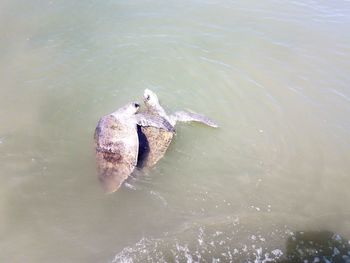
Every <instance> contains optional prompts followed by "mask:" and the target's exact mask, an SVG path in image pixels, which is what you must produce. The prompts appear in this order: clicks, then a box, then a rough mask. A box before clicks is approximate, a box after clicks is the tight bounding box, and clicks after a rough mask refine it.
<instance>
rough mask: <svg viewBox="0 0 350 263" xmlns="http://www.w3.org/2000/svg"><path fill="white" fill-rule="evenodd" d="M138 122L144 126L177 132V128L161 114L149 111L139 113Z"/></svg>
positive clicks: (137, 115) (136, 116)
mask: <svg viewBox="0 0 350 263" xmlns="http://www.w3.org/2000/svg"><path fill="white" fill-rule="evenodd" d="M135 118H136V123H137V124H138V125H139V126H142V127H147V126H151V127H156V128H160V129H163V130H166V131H169V132H175V128H174V126H173V125H171V124H170V123H169V122H168V121H167V120H166V119H165V118H163V117H161V116H159V115H151V114H148V113H138V114H136V115H135Z"/></svg>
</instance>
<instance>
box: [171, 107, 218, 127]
mask: <svg viewBox="0 0 350 263" xmlns="http://www.w3.org/2000/svg"><path fill="white" fill-rule="evenodd" d="M170 118H171V122H175V123H176V122H177V121H181V122H190V121H195V122H200V123H203V124H206V125H208V126H210V127H213V128H217V127H219V125H218V124H217V123H215V122H214V121H212V120H211V119H209V118H208V117H206V116H204V115H202V114H198V113H195V112H189V111H176V112H175V113H174V114H172V115H171V116H170Z"/></svg>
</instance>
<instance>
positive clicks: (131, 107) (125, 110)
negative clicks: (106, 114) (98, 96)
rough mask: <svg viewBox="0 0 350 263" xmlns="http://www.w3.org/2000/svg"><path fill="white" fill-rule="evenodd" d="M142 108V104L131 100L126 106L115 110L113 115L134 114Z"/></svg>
mask: <svg viewBox="0 0 350 263" xmlns="http://www.w3.org/2000/svg"><path fill="white" fill-rule="evenodd" d="M139 108H140V104H139V103H137V102H131V103H128V104H126V105H125V106H124V107H122V108H120V109H118V110H117V111H115V112H113V113H112V115H114V116H119V117H120V116H130V115H134V114H136V113H137V112H138V110H139Z"/></svg>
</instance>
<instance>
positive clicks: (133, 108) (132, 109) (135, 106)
mask: <svg viewBox="0 0 350 263" xmlns="http://www.w3.org/2000/svg"><path fill="white" fill-rule="evenodd" d="M139 108H140V104H139V103H138V102H131V103H129V104H128V105H126V109H125V111H126V112H128V113H130V114H135V113H136V112H138V110H139Z"/></svg>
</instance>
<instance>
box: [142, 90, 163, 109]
mask: <svg viewBox="0 0 350 263" xmlns="http://www.w3.org/2000/svg"><path fill="white" fill-rule="evenodd" d="M143 101H144V103H145V105H146V106H147V107H158V106H159V100H158V97H157V95H156V94H155V93H154V92H153V91H151V90H149V89H145V91H144V92H143Z"/></svg>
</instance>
